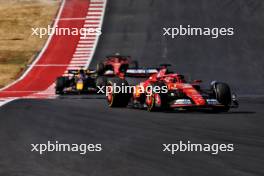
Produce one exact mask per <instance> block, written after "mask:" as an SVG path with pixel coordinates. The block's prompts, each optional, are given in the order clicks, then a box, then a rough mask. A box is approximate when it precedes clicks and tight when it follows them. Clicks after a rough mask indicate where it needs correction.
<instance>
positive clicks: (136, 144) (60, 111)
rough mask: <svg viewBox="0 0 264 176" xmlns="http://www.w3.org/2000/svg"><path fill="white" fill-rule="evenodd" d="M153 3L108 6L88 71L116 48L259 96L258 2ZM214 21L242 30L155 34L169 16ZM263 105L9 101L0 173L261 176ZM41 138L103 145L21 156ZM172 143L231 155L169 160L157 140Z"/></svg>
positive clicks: (1, 131)
mask: <svg viewBox="0 0 264 176" xmlns="http://www.w3.org/2000/svg"><path fill="white" fill-rule="evenodd" d="M162 2H163V1H162ZM162 2H161V1H155V0H152V1H139V0H138V1H132V0H130V1H128V0H122V1H121V0H119V1H117V0H111V1H110V2H109V3H108V7H107V11H106V18H105V23H104V31H103V35H102V38H101V40H100V42H99V47H98V50H97V53H96V55H95V60H94V61H93V63H92V67H94V65H95V63H96V62H97V61H98V59H97V58H102V57H103V56H104V55H106V54H109V53H113V52H116V51H118V52H122V53H125V54H130V55H132V56H134V57H136V58H137V59H138V60H139V61H140V62H141V63H142V64H143V65H148V64H156V63H159V62H160V63H162V62H171V63H172V64H175V65H176V69H178V70H179V71H182V72H186V73H190V74H191V75H194V76H197V77H198V78H199V79H200V78H201V79H206V80H207V79H208V80H209V79H210V80H211V79H214V78H219V79H221V78H222V79H224V81H227V82H231V83H232V85H233V86H234V87H235V89H236V90H237V91H238V92H239V93H240V94H243V93H245V94H261V90H262V87H263V79H262V78H263V70H262V68H263V67H261V66H262V65H263V59H261V58H262V53H263V51H261V49H262V48H261V46H262V47H263V34H262V31H263V23H262V22H260V21H263V11H261V10H260V9H261V7H262V8H263V3H261V1H252V3H250V4H249V5H247V3H246V1H209V0H207V1H200V0H199V1H184V2H183V1H166V2H168V3H165V1H164V3H162ZM255 3H256V4H257V5H254V4H255ZM157 9H159V10H157ZM223 9H225V11H224V12H222V11H223ZM250 9H253V10H250ZM194 12H195V13H194ZM216 12H217V13H216ZM208 14H210V15H208ZM121 15H122V16H121ZM153 16H154V17H155V18H154V17H153ZM205 16H207V18H204V17H205ZM202 19H205V20H204V21H203V20H202ZM213 19H215V20H214V22H215V23H218V22H219V23H220V22H221V23H223V24H226V23H225V22H226V21H225V20H226V19H229V20H228V21H229V22H230V24H234V25H238V24H239V25H241V26H240V28H238V29H239V31H240V32H241V34H244V35H243V36H241V35H239V36H238V37H235V38H233V39H230V40H229V39H228V40H227V39H221V40H211V39H200V40H197V39H190V40H189V42H187V41H186V40H185V39H180V41H173V40H165V39H163V38H162V37H161V36H160V35H161V31H160V28H161V27H162V26H163V24H165V25H174V24H176V23H174V22H175V21H176V20H177V24H178V23H179V24H181V23H183V24H186V23H187V24H188V23H189V22H196V23H197V24H204V23H203V22H207V23H208V24H211V23H212V20H213ZM181 20H183V21H181ZM172 21H173V22H172ZM253 24H254V25H253ZM244 26H246V28H247V29H245V28H244ZM249 26H251V27H250V28H249ZM252 26H255V27H254V28H252ZM157 27H158V28H157ZM156 39H159V40H156ZM164 40H165V41H164ZM254 41H256V42H254ZM227 45H230V46H229V47H228V46H227ZM202 46H203V47H202ZM204 46H206V47H204ZM150 51H151V52H150ZM227 51H228V52H227ZM230 51H231V52H230ZM236 51H237V52H236ZM164 53H165V54H164ZM157 55H158V56H159V57H156V56H157ZM160 56H163V57H164V60H161V59H160ZM174 56H178V57H177V58H179V59H174V58H176V57H174ZM184 56H185V57H184ZM201 56H204V57H201ZM209 58H210V59H209ZM220 58H221V59H220ZM231 58H234V59H231ZM249 58H250V59H249ZM195 61H196V62H195ZM197 63H199V64H197ZM216 63H217V64H216ZM231 68H233V69H231ZM234 68H236V69H234ZM201 70H203V71H204V70H206V72H202V71H201ZM220 71H221V72H220ZM245 80H246V81H245ZM246 82H247V83H248V84H246ZM263 104H264V101H263V97H260V96H250V97H244V98H240V108H239V109H236V110H231V111H230V112H229V113H223V114H212V113H204V112H170V113H169V112H167V113H149V112H146V111H144V110H135V109H131V108H128V109H123V108H116V109H110V108H108V107H107V105H106V102H105V100H104V97H103V96H98V95H91V96H63V97H60V98H58V99H55V100H17V101H13V102H11V103H9V104H7V105H5V106H3V107H1V108H0V141H1V143H0V151H1V152H0V158H1V160H0V175H8V176H9V175H11V176H15V175H26V176H30V175H32V176H33V175H34V176H42V175H43V176H46V175H54V176H55V175H56V176H60V175H63V176H64V175H67V176H69V175H74V176H75V175H78V176H79V175H80V176H82V175H83V176H84V175H96V176H97V175H102V176H105V175H122V176H123V175H131V176H132V175H133V176H135V175H144V176H145V175H151V176H153V175H157V176H160V175H173V176H175V175H181V176H184V175H188V176H193V175H201V176H207V175H208V176H211V175H219V176H223V175H224V176H229V175H230V176H234V175H237V176H255V175H259V176H261V175H264V168H263V162H264V153H263V147H264V130H263V124H264V119H263V117H264V109H263ZM48 140H52V141H55V140H58V141H60V142H62V143H69V144H71V143H102V144H103V151H102V152H98V153H88V154H87V155H84V156H82V155H79V154H78V153H70V152H53V153H48V154H45V155H39V154H37V153H34V152H30V149H31V147H30V144H31V143H47V141H48ZM179 140H182V141H187V140H190V141H192V142H193V143H210V144H212V143H219V144H220V143H233V144H234V146H235V151H234V152H222V153H219V154H218V155H211V154H209V153H204V152H184V153H180V152H178V153H177V154H176V155H175V156H171V155H170V154H169V153H166V152H162V149H163V148H162V144H163V143H177V142H178V141H179Z"/></svg>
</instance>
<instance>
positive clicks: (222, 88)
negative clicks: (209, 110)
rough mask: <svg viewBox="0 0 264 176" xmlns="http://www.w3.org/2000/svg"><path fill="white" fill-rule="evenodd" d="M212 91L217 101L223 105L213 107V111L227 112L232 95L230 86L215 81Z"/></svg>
mask: <svg viewBox="0 0 264 176" xmlns="http://www.w3.org/2000/svg"><path fill="white" fill-rule="evenodd" d="M213 91H214V94H215V97H216V99H217V101H218V102H219V103H220V104H221V105H223V106H221V107H214V108H213V110H214V111H215V112H228V111H229V109H230V105H231V101H232V97H231V91H230V87H229V86H228V84H226V83H215V84H214V85H213Z"/></svg>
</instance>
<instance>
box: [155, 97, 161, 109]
mask: <svg viewBox="0 0 264 176" xmlns="http://www.w3.org/2000/svg"><path fill="white" fill-rule="evenodd" d="M154 100H155V106H157V107H161V97H160V95H159V94H154Z"/></svg>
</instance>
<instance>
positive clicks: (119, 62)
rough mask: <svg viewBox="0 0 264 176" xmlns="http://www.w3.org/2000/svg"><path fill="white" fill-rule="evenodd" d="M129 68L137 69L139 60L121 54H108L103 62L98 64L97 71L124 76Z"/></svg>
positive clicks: (103, 73)
mask: <svg viewBox="0 0 264 176" xmlns="http://www.w3.org/2000/svg"><path fill="white" fill-rule="evenodd" d="M129 68H133V69H137V68H138V62H137V61H135V60H131V57H130V56H121V55H119V54H116V55H111V56H106V59H105V60H104V61H103V62H100V63H98V64H97V68H96V72H97V73H98V75H111V74H112V75H114V76H118V77H123V74H124V73H126V71H127V70H128V69H129Z"/></svg>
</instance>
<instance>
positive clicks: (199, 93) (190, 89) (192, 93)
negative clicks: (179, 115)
mask: <svg viewBox="0 0 264 176" xmlns="http://www.w3.org/2000/svg"><path fill="white" fill-rule="evenodd" d="M200 83H201V81H200V80H196V81H194V82H186V80H185V79H184V76H183V75H181V74H177V73H173V72H169V71H168V68H167V66H165V67H163V68H161V69H159V71H158V72H157V73H155V74H152V75H151V76H150V77H149V78H148V79H147V80H146V81H143V82H141V83H140V84H137V85H136V86H132V87H133V92H127V91H128V88H129V90H132V89H131V86H129V84H128V82H127V81H126V80H125V79H116V80H111V81H110V82H109V83H108V85H109V86H108V89H110V90H109V91H108V94H107V102H108V105H109V106H110V107H126V106H127V105H128V104H129V102H130V103H131V104H132V106H133V107H137V108H146V109H147V110H148V111H160V110H170V109H190V108H198V109H210V110H213V111H216V112H227V111H228V110H229V109H230V108H231V107H238V101H237V100H236V96H235V95H234V94H233V95H232V94H231V90H230V87H229V86H228V85H227V84H226V83H222V82H216V81H213V82H212V83H211V85H210V88H209V89H202V88H201V86H200ZM118 86H119V87H122V88H123V90H126V91H122V92H115V91H114V90H115V88H114V87H118Z"/></svg>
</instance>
